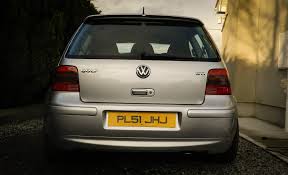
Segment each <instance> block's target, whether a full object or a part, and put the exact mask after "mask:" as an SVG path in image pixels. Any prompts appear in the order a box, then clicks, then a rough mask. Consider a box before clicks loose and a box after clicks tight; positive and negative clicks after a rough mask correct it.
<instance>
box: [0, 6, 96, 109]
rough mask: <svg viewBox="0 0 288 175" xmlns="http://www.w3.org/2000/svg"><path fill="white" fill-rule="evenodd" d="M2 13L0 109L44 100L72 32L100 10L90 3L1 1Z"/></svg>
mask: <svg viewBox="0 0 288 175" xmlns="http://www.w3.org/2000/svg"><path fill="white" fill-rule="evenodd" d="M1 13H3V14H4V15H3V14H2V16H4V19H3V21H2V25H1V28H2V29H1V39H2V42H4V43H2V44H1V45H3V46H2V49H3V54H2V56H1V65H2V67H3V69H2V70H1V72H0V73H1V75H4V76H3V79H4V81H3V79H2V82H5V83H1V84H2V85H1V89H2V92H3V91H4V92H5V93H4V95H2V96H1V98H0V107H5V106H10V105H18V104H26V103H33V102H35V100H38V99H42V98H43V96H44V94H45V92H46V90H47V87H48V84H49V81H50V74H51V72H52V70H53V69H54V67H55V66H56V65H57V64H58V62H59V59H60V57H61V55H62V52H63V50H64V49H65V46H66V44H67V43H68V41H69V39H70V38H71V36H72V35H73V33H74V31H75V30H76V29H77V27H78V26H79V25H80V24H81V22H82V21H83V19H84V18H85V17H86V16H88V15H91V14H99V13H100V11H98V10H97V9H95V7H94V6H93V5H92V3H91V2H90V0H21V1H19V0H9V1H4V2H1ZM3 65H5V66H3Z"/></svg>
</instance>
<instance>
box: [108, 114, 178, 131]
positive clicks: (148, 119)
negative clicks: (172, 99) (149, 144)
mask: <svg viewBox="0 0 288 175" xmlns="http://www.w3.org/2000/svg"><path fill="white" fill-rule="evenodd" d="M107 114H108V115H107V117H108V127H147V128H149V127H150V128H176V124H177V113H162V112H161V113H160V112H108V113H107Z"/></svg>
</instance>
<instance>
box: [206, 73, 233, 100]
mask: <svg viewBox="0 0 288 175" xmlns="http://www.w3.org/2000/svg"><path fill="white" fill-rule="evenodd" d="M205 94H206V95H231V87H230V82H229V79H228V73H227V70H226V69H211V70H209V72H208V77H207V84H206V93H205Z"/></svg>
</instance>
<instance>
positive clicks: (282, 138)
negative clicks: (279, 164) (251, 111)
mask: <svg viewBox="0 0 288 175" xmlns="http://www.w3.org/2000/svg"><path fill="white" fill-rule="evenodd" d="M239 123H240V132H241V133H242V134H243V135H245V136H248V137H249V138H248V139H251V141H252V142H254V143H256V144H257V145H259V146H261V147H263V148H264V149H266V150H268V151H270V152H271V153H273V154H275V155H277V156H279V157H280V158H281V159H283V160H284V161H286V162H287V163H288V132H285V130H284V129H283V128H280V127H278V126H276V125H273V124H270V123H268V122H265V121H262V120H259V119H257V118H239Z"/></svg>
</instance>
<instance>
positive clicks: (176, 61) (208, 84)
mask: <svg viewBox="0 0 288 175" xmlns="http://www.w3.org/2000/svg"><path fill="white" fill-rule="evenodd" d="M44 135H45V137H44V138H45V142H46V145H47V147H48V148H49V150H52V149H55V148H57V149H62V150H63V149H66V150H67V149H68V150H71V149H79V148H81V149H88V148H89V149H94V150H102V151H104V150H106V151H107V150H112V151H157V152H207V153H210V154H215V155H217V156H219V157H221V158H223V160H227V161H232V160H234V158H235V156H236V154H237V148H238V140H239V136H238V119H237V109H236V102H235V100H234V97H233V96H232V94H231V87H230V83H229V78H228V73H227V70H226V68H225V64H224V63H223V62H222V61H221V58H220V55H219V53H218V51H217V49H216V47H215V45H214V43H213V42H212V40H211V38H210V36H209V34H208V33H207V31H206V30H205V28H204V25H203V23H202V22H201V21H199V20H197V19H193V18H185V17H173V16H152V15H97V16H89V17H87V18H86V19H85V20H84V22H83V24H82V25H81V26H80V27H79V29H78V30H77V31H76V33H75V34H74V36H73V37H72V39H71V41H70V43H69V44H68V46H67V49H66V50H65V51H64V54H63V56H62V59H61V61H60V63H59V66H58V67H57V68H56V69H55V72H54V76H53V81H52V85H51V90H50V91H49V98H48V110H47V115H46V116H45V122H44Z"/></svg>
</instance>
